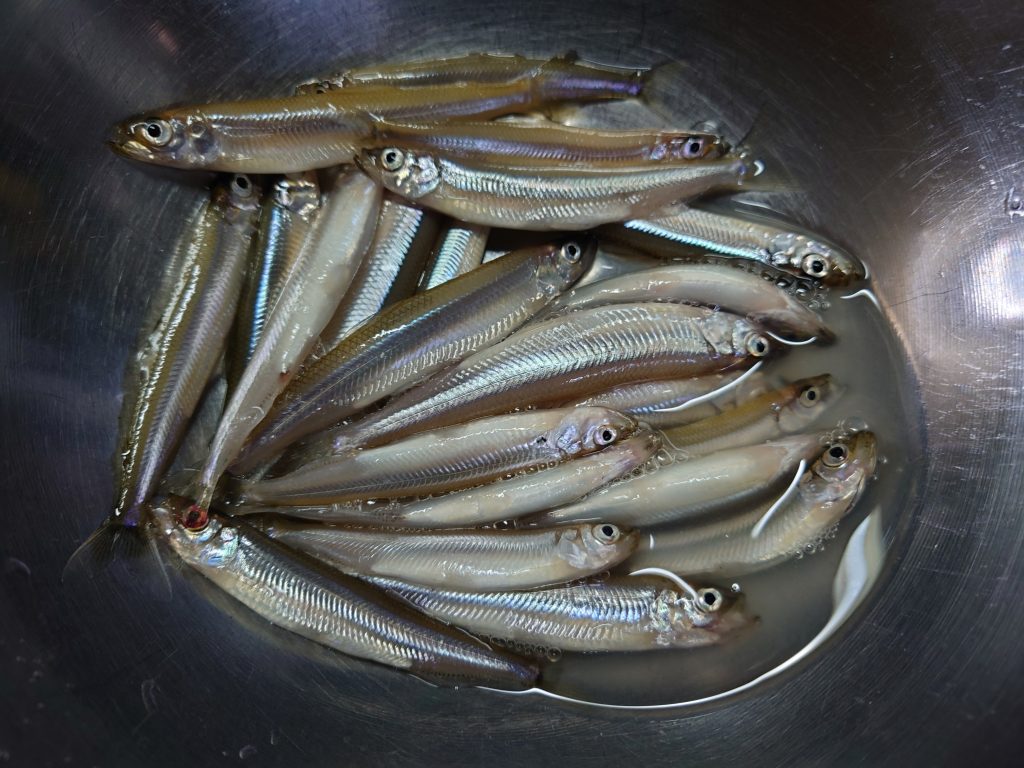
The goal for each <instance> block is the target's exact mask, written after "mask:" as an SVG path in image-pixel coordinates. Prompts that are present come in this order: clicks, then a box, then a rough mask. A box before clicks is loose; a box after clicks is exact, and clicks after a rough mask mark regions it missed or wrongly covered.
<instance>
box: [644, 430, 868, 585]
mask: <svg viewBox="0 0 1024 768" xmlns="http://www.w3.org/2000/svg"><path fill="white" fill-rule="evenodd" d="M876 460H877V442H876V440H875V436H874V434H873V433H871V432H858V433H855V434H853V435H848V436H844V437H841V438H839V439H837V440H835V441H833V442H832V443H830V444H829V445H828V446H826V447H825V448H824V449H823V450H822V451H821V454H820V456H819V457H818V458H817V459H816V460H815V461H814V463H813V465H812V466H811V467H810V468H809V469H808V470H807V471H806V472H804V474H803V475H802V476H801V477H800V478H799V481H798V482H797V483H796V484H795V485H794V486H793V488H792V489H791V490H790V491H787V493H786V494H785V495H783V496H782V497H781V498H780V499H779V500H776V501H774V502H765V503H764V504H760V505H756V506H754V507H753V508H750V509H748V510H745V511H743V512H741V513H738V514H733V515H729V516H728V517H724V518H720V517H715V518H713V519H711V520H708V521H707V522H703V523H695V524H690V525H684V526H681V527H678V528H674V529H666V530H665V531H663V532H655V533H653V534H651V536H649V537H646V540H645V541H644V542H642V544H641V547H640V549H638V551H637V553H636V554H635V555H634V556H633V557H631V558H630V561H629V566H630V567H631V568H652V567H656V568H666V569H668V570H670V571H673V572H675V573H683V574H687V575H690V574H709V575H711V574H718V575H723V576H729V577H730V578H732V577H736V576H742V575H744V574H747V573H753V572H755V571H760V570H763V569H765V568H770V567H772V566H774V565H778V564H779V563H782V562H785V561H786V560H789V559H791V558H793V557H797V556H798V555H800V554H801V553H805V552H809V551H813V550H814V549H816V548H817V547H819V546H820V545H821V543H822V541H823V540H824V539H825V538H826V537H827V536H828V534H829V533H830V532H831V531H832V530H833V529H834V528H835V526H836V525H837V524H838V523H839V521H840V520H841V519H842V518H843V517H844V516H845V515H846V514H847V513H849V511H850V510H851V509H853V507H854V505H855V504H856V502H857V500H858V499H859V498H860V497H861V494H862V493H863V492H864V488H865V487H866V485H867V481H868V480H869V479H870V478H871V476H872V475H873V474H874V472H875V464H876Z"/></svg>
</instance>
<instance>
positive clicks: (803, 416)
mask: <svg viewBox="0 0 1024 768" xmlns="http://www.w3.org/2000/svg"><path fill="white" fill-rule="evenodd" d="M783 391H784V392H785V393H786V398H785V399H786V400H788V401H789V402H788V403H787V404H786V405H784V406H783V407H782V408H781V409H780V410H779V414H778V416H779V426H780V427H781V428H782V431H783V432H785V433H787V434H789V433H791V432H799V431H800V430H802V429H804V428H805V427H807V426H808V425H809V424H811V423H812V422H813V421H815V420H816V419H817V418H818V417H819V416H821V414H822V413H824V411H825V410H826V409H828V408H829V407H830V406H831V405H832V404H833V403H834V402H835V401H836V400H838V399H839V398H840V397H842V395H843V392H844V391H845V390H844V389H843V387H842V386H841V385H840V384H839V383H838V382H836V380H835V379H834V378H832V376H830V375H829V374H827V373H826V374H823V375H821V376H811V377H810V378H807V379H800V380H799V381H794V382H793V383H792V384H789V385H787V386H786V387H785V388H784V390H783Z"/></svg>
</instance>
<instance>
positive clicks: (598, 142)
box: [364, 120, 729, 168]
mask: <svg viewBox="0 0 1024 768" xmlns="http://www.w3.org/2000/svg"><path fill="white" fill-rule="evenodd" d="M364 146H366V147H367V148H371V149H373V148H381V149H382V148H385V147H397V148H399V149H402V150H415V151H417V152H426V153H438V154H441V155H444V156H445V157H447V158H450V159H452V160H461V161H465V162H470V163H475V162H482V163H486V164H489V165H509V166H517V167H518V166H524V165H535V164H536V165H540V166H544V165H547V164H549V163H552V162H557V163H561V164H565V165H569V164H577V163H578V164H582V165H586V166H590V167H612V168H614V167H616V166H622V165H634V164H635V165H644V164H650V165H652V166H653V165H665V164H678V163H688V162H691V161H693V160H703V159H706V158H716V157H721V156H722V155H724V154H725V153H726V152H727V151H728V150H729V145H728V143H727V142H725V140H724V139H722V137H720V136H716V135H715V134H711V133H701V132H696V131H638V130H633V131H599V130H594V129H590V128H575V127H571V126H567V125H561V124H559V123H555V122H551V121H543V122H523V121H515V122H512V121H507V120H505V121H498V122H471V121H466V122H458V123H445V124H441V125H438V124H437V123H390V122H387V121H385V120H380V121H378V122H376V123H374V126H373V138H372V139H370V140H368V141H367V142H365V144H364Z"/></svg>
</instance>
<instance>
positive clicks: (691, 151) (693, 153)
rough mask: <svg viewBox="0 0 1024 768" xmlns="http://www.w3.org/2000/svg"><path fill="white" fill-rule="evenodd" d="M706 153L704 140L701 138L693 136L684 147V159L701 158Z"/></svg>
mask: <svg viewBox="0 0 1024 768" xmlns="http://www.w3.org/2000/svg"><path fill="white" fill-rule="evenodd" d="M703 152H704V139H702V138H701V137H700V136H691V137H690V138H688V139H687V140H686V143H685V144H684V145H683V157H688V158H694V157H700V156H701V155H702V154H703Z"/></svg>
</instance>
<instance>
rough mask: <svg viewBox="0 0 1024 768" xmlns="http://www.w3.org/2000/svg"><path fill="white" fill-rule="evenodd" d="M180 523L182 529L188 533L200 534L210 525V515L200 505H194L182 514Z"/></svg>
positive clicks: (179, 518) (179, 519)
mask: <svg viewBox="0 0 1024 768" xmlns="http://www.w3.org/2000/svg"><path fill="white" fill-rule="evenodd" d="M178 522H180V523H181V527H182V528H184V529H185V530H186V531H192V532H193V533H198V532H199V531H201V530H203V529H204V528H206V526H207V525H209V523H210V513H209V512H207V511H206V510H205V509H203V508H202V507H200V506H199V505H198V504H192V505H190V506H188V507H186V508H185V510H184V511H183V512H182V513H181V515H180V516H179V517H178Z"/></svg>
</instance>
